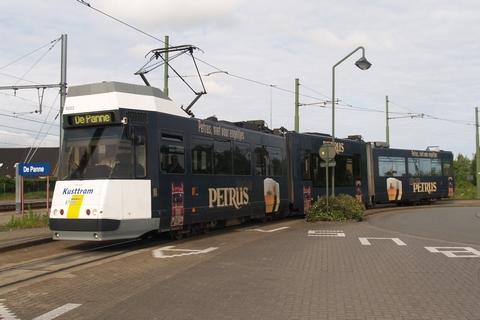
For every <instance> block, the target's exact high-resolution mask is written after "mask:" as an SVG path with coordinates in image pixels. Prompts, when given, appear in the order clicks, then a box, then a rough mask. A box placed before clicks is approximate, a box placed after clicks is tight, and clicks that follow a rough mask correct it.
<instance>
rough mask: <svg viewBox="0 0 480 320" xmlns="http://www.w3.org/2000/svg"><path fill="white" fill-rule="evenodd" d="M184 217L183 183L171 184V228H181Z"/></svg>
mask: <svg viewBox="0 0 480 320" xmlns="http://www.w3.org/2000/svg"><path fill="white" fill-rule="evenodd" d="M184 215H185V208H184V192H183V182H180V183H175V182H173V183H172V219H171V222H170V225H171V226H172V227H181V226H183V217H184Z"/></svg>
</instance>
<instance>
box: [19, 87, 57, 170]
mask: <svg viewBox="0 0 480 320" xmlns="http://www.w3.org/2000/svg"><path fill="white" fill-rule="evenodd" d="M59 96H60V93H58V94H57V95H56V97H55V99H54V100H53V103H52V108H50V110H49V111H48V113H47V116H46V117H45V120H44V122H43V123H42V125H41V126H40V129H39V130H38V133H37V135H36V136H35V139H34V140H33V142H32V145H31V147H30V150H29V151H28V153H27V156H26V157H25V162H29V161H30V160H31V159H32V158H33V156H34V155H35V153H36V151H37V150H38V147H39V145H40V144H39V145H37V148H36V149H35V151H33V153H32V150H33V148H34V146H35V143H36V142H37V139H38V137H39V136H40V134H41V132H42V130H43V127H44V126H45V124H46V122H47V119H48V117H49V116H50V114H51V112H52V110H53V105H54V104H55V103H56V102H57V100H58V97H59ZM53 123H54V122H51V123H50V125H49V126H48V128H47V132H46V133H47V134H48V132H49V131H50V129H51V127H52V124H53ZM44 139H45V137H44V138H43V139H42V142H43V140H44Z"/></svg>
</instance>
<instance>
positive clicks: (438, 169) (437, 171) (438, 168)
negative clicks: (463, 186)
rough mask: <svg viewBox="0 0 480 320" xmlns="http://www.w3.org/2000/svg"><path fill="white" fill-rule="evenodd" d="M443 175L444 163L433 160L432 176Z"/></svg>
mask: <svg viewBox="0 0 480 320" xmlns="http://www.w3.org/2000/svg"><path fill="white" fill-rule="evenodd" d="M441 175H442V163H441V161H440V159H432V176H441Z"/></svg>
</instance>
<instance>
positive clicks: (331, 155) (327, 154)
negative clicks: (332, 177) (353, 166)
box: [318, 144, 337, 207]
mask: <svg viewBox="0 0 480 320" xmlns="http://www.w3.org/2000/svg"><path fill="white" fill-rule="evenodd" d="M318 154H319V155H320V158H321V159H322V160H324V161H325V165H323V163H321V164H320V166H321V167H323V166H325V181H326V187H327V190H326V198H327V207H328V178H329V176H328V167H334V166H335V162H331V160H333V159H335V155H336V154H337V151H336V150H335V145H334V144H324V145H322V146H321V147H320V150H319V151H318Z"/></svg>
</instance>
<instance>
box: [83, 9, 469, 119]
mask: <svg viewBox="0 0 480 320" xmlns="http://www.w3.org/2000/svg"><path fill="white" fill-rule="evenodd" d="M76 1H77V2H79V3H80V4H83V5H85V6H87V7H89V8H90V9H92V10H94V11H97V12H99V13H100V14H102V15H104V16H107V17H109V18H110V19H113V20H115V21H117V22H119V23H121V24H123V25H125V26H127V27H129V28H132V29H134V30H136V31H137V32H140V33H142V34H143V35H145V36H147V37H150V38H152V39H155V40H157V41H159V42H161V43H164V44H165V42H164V41H163V40H161V39H159V38H158V37H155V36H153V35H152V34H150V33H148V32H145V31H143V30H141V29H139V28H137V27H135V26H133V25H131V24H128V23H126V22H124V21H122V20H120V19H118V18H115V17H114V16H112V15H110V14H108V13H106V12H104V11H102V10H99V9H97V8H95V7H93V6H92V5H91V4H90V3H88V2H86V1H84V0H76ZM196 59H197V60H198V61H199V62H201V63H203V64H205V65H207V66H209V67H211V68H213V69H215V70H216V71H219V72H221V73H224V74H226V75H227V76H230V77H232V78H237V79H240V80H243V81H247V82H250V83H254V84H257V85H261V86H265V87H270V88H272V89H276V90H279V91H283V92H287V93H291V94H295V92H294V91H293V90H289V89H285V88H282V87H280V86H278V85H274V84H271V83H266V82H263V81H259V80H256V79H252V78H248V77H245V76H241V75H238V74H235V73H232V72H229V71H226V70H224V69H222V68H219V67H217V66H215V65H213V64H211V63H209V62H207V61H205V60H203V59H200V58H198V57H197V58H196ZM302 86H303V87H304V88H306V89H308V90H310V91H312V92H314V93H317V94H319V95H321V96H324V97H327V98H328V96H327V95H325V94H323V93H321V92H318V91H316V90H314V89H312V88H309V87H307V86H305V85H302ZM299 95H300V96H302V97H304V98H310V99H314V100H315V101H318V103H313V104H308V105H312V106H315V104H319V105H320V107H323V108H324V107H326V101H323V100H322V99H320V98H318V97H314V96H311V95H306V94H299ZM330 104H332V102H331V101H330ZM394 104H395V103H394ZM397 106H399V105H398V104H397ZM399 107H401V106H399ZM337 108H340V109H345V110H354V111H363V112H377V113H385V112H386V111H383V110H379V109H372V108H364V107H358V106H353V105H350V104H347V105H344V107H343V108H342V107H341V106H340V107H337ZM404 109H406V110H408V111H410V112H407V113H402V112H389V113H392V114H404V115H410V116H411V115H413V114H415V115H416V114H419V113H416V112H414V111H413V110H409V109H408V108H404ZM424 115H425V116H426V117H427V118H430V119H435V120H443V121H451V122H455V123H459V124H468V125H470V123H468V122H464V121H463V120H452V119H444V118H439V117H436V116H432V115H427V114H424Z"/></svg>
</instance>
